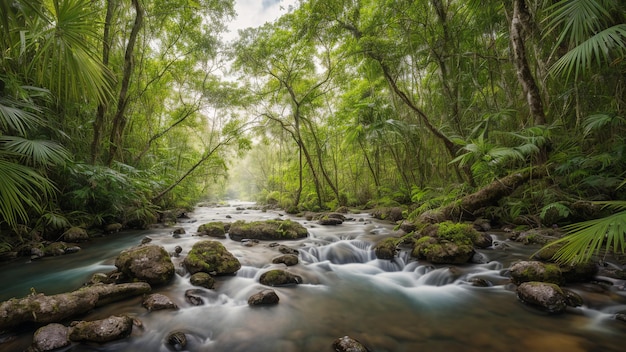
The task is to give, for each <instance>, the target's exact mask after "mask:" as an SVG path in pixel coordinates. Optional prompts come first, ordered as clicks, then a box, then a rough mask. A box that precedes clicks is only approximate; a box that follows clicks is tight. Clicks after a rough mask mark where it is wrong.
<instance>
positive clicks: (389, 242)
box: [374, 237, 399, 260]
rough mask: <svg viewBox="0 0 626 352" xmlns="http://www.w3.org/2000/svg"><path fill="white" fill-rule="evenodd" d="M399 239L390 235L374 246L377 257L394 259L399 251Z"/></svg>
mask: <svg viewBox="0 0 626 352" xmlns="http://www.w3.org/2000/svg"><path fill="white" fill-rule="evenodd" d="M398 241H399V239H397V238H393V237H389V238H385V239H384V240H382V241H380V242H378V243H377V244H376V245H375V246H374V252H375V253H376V258H378V259H389V260H391V259H393V258H395V256H396V254H397V253H398V247H397V246H398Z"/></svg>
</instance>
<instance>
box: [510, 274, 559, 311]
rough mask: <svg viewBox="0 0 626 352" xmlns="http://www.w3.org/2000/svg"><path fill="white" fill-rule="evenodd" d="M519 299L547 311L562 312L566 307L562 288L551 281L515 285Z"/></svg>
mask: <svg viewBox="0 0 626 352" xmlns="http://www.w3.org/2000/svg"><path fill="white" fill-rule="evenodd" d="M517 297H518V298H519V299H520V301H522V302H524V303H526V304H528V305H530V306H533V307H537V308H539V309H541V310H543V311H546V312H548V313H555V314H556V313H563V312H564V311H565V309H566V308H567V297H566V296H565V293H563V290H561V288H560V287H559V286H558V285H556V284H552V283H546V282H536V281H533V282H524V283H522V284H521V285H519V286H518V287H517Z"/></svg>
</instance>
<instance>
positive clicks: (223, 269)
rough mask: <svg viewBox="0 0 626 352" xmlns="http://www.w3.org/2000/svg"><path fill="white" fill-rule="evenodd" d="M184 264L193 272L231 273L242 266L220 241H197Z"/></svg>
mask: <svg viewBox="0 0 626 352" xmlns="http://www.w3.org/2000/svg"><path fill="white" fill-rule="evenodd" d="M183 264H184V265H185V267H186V268H187V270H188V271H189V272H190V273H191V274H195V273H198V272H204V273H207V274H211V275H230V274H234V273H236V272H237V270H239V269H240V268H241V263H240V262H239V260H238V259H237V258H235V256H234V255H232V253H230V252H229V251H228V250H227V249H226V247H224V245H223V244H221V243H220V242H218V241H210V240H205V241H199V242H196V243H195V244H194V245H193V247H192V248H191V251H189V254H188V255H187V257H185V260H184V261H183Z"/></svg>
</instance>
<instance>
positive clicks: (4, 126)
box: [0, 97, 42, 135]
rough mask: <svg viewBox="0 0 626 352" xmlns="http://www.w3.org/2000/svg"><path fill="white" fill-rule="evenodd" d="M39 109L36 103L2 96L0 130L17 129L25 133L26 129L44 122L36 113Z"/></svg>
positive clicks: (0, 99) (16, 130) (20, 133)
mask: <svg viewBox="0 0 626 352" xmlns="http://www.w3.org/2000/svg"><path fill="white" fill-rule="evenodd" d="M38 111H39V109H38V107H37V106H36V105H34V104H30V103H28V102H20V101H17V100H15V99H9V98H7V97H0V131H15V132H16V133H18V134H19V135H25V134H26V131H28V130H30V129H32V128H34V127H36V126H37V125H41V124H42V121H41V119H40V118H39V117H38V116H37V115H36V114H35V112H38Z"/></svg>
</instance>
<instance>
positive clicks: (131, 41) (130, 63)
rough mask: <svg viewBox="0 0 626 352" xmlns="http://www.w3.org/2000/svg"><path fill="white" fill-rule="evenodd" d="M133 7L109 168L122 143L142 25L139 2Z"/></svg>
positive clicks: (111, 138)
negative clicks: (136, 48)
mask: <svg viewBox="0 0 626 352" xmlns="http://www.w3.org/2000/svg"><path fill="white" fill-rule="evenodd" d="M132 2H133V7H134V8H135V23H134V24H133V28H132V30H131V32H130V36H129V38H128V44H126V52H125V53H124V74H123V77H122V84H121V88H120V94H119V97H118V102H117V111H116V112H115V116H114V117H113V125H112V127H111V135H110V137H109V142H110V146H109V158H108V160H107V165H109V166H111V164H112V163H113V160H114V159H115V157H116V156H117V153H118V148H119V146H120V145H121V143H122V134H123V132H124V128H125V127H126V123H127V122H128V119H127V118H126V116H125V114H126V107H127V105H128V88H129V87H130V77H131V75H132V73H133V68H134V66H135V62H134V61H135V60H134V58H133V56H134V53H135V44H136V42H137V37H138V36H139V30H140V29H141V27H142V25H143V17H144V13H143V7H142V5H141V1H140V0H133V1H132Z"/></svg>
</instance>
